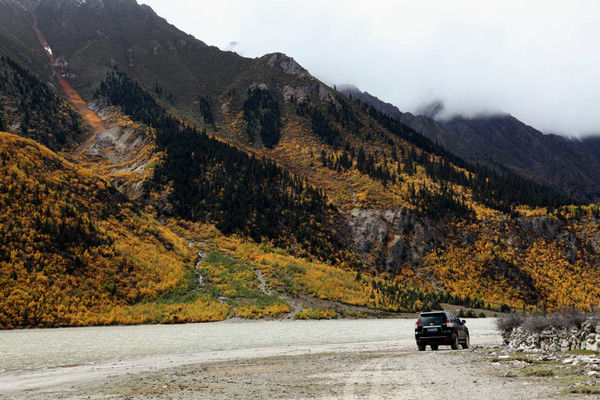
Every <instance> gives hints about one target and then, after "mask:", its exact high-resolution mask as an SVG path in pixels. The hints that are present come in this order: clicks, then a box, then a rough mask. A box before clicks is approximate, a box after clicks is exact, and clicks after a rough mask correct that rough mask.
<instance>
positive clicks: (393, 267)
mask: <svg viewBox="0 0 600 400" xmlns="http://www.w3.org/2000/svg"><path fill="white" fill-rule="evenodd" d="M406 245H407V243H406V240H405V239H404V238H403V237H402V236H399V235H395V236H394V238H393V239H392V241H391V242H390V244H389V245H388V248H387V258H386V259H385V272H387V273H388V274H394V273H396V272H397V271H398V269H399V267H400V266H401V265H402V260H404V259H406V247H407V246H406Z"/></svg>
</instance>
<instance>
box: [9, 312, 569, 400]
mask: <svg viewBox="0 0 600 400" xmlns="http://www.w3.org/2000/svg"><path fill="white" fill-rule="evenodd" d="M410 323H412V321H407V322H405V323H403V324H402V325H403V326H404V325H406V326H409V324H410ZM260 326H261V325H259V327H260ZM265 326H269V325H268V324H267V325H265ZM289 326H290V327H294V328H293V329H294V330H295V331H297V329H298V327H307V329H308V330H310V329H312V328H311V327H313V325H311V324H306V325H302V324H300V325H294V323H291V324H290V325H289ZM316 326H317V327H318V325H316ZM323 326H325V325H322V327H323ZM328 326H329V325H328ZM334 326H335V325H334ZM339 326H345V325H343V324H341V325H339ZM359 326H360V325H359ZM236 328H238V329H239V330H240V335H241V336H240V337H242V336H243V332H242V331H243V330H244V329H245V327H244V324H240V325H239V326H236ZM255 328H256V326H254V327H252V329H255ZM474 331H475V332H472V335H471V336H472V343H473V344H474V345H475V346H476V349H475V350H473V349H471V350H458V351H450V350H444V349H443V348H442V350H440V351H437V352H433V351H427V352H418V351H416V346H415V345H414V343H413V342H412V340H409V339H405V338H404V339H399V340H388V341H365V342H352V343H318V344H311V343H308V344H285V343H284V344H278V345H276V346H266V347H258V348H256V347H255V348H236V349H221V350H209V351H201V352H196V353H190V352H179V353H169V354H148V355H137V356H135V357H131V358H119V359H116V358H113V359H109V360H101V361H98V360H96V361H92V362H87V363H83V364H78V365H66V364H63V365H59V366H44V367H33V368H25V369H11V370H5V371H4V372H1V373H0V398H2V399H21V398H24V397H27V398H28V399H29V400H35V399H47V398H62V399H82V398H85V399H105V398H108V399H343V400H346V399H426V398H435V399H477V398H483V399H486V400H489V399H507V400H508V399H554V398H562V397H560V396H558V395H557V394H556V393H557V389H556V388H555V387H553V386H552V385H539V384H535V382H534V381H532V380H528V379H526V378H516V377H512V378H509V377H505V376H504V375H503V371H501V370H498V369H494V367H493V366H492V365H491V364H490V363H489V362H487V361H484V359H483V352H485V351H487V349H488V348H489V347H490V346H494V345H497V344H499V340H500V338H499V337H498V336H497V335H495V334H492V333H490V332H489V331H487V330H484V329H480V330H478V329H474ZM1 339H2V336H1V335H0V340H1ZM292 339H293V338H292ZM553 396H555V397H553Z"/></svg>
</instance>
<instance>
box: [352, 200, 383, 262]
mask: <svg viewBox="0 0 600 400" xmlns="http://www.w3.org/2000/svg"><path fill="white" fill-rule="evenodd" d="M349 223H350V226H351V228H352V231H353V236H354V238H353V239H354V242H355V243H356V245H357V248H358V250H359V251H360V252H361V253H369V252H370V251H371V250H374V249H376V248H378V247H380V246H381V245H382V243H384V241H386V240H387V236H388V234H389V228H388V223H387V222H386V220H385V218H384V212H383V211H379V210H359V209H354V210H352V212H351V213H350V220H349Z"/></svg>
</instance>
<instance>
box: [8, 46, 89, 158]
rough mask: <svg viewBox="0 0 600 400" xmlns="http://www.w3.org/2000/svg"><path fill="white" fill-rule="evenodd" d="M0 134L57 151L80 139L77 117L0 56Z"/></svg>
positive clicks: (35, 81)
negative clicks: (6, 134) (11, 134)
mask: <svg viewBox="0 0 600 400" xmlns="http://www.w3.org/2000/svg"><path fill="white" fill-rule="evenodd" d="M0 131H10V132H13V133H15V134H18V135H21V136H23V137H27V138H31V139H34V140H36V141H38V142H39V143H41V144H43V145H45V146H47V147H49V148H51V149H53V150H59V149H61V148H63V147H64V146H66V145H68V144H73V143H75V142H76V141H78V140H81V139H82V138H83V130H82V127H81V125H80V116H79V115H78V114H77V113H76V112H75V111H74V110H73V109H72V108H71V107H70V106H68V105H67V104H66V103H65V102H64V101H63V100H62V99H61V98H59V97H58V95H57V94H56V93H55V92H54V91H52V90H51V89H50V88H49V87H48V86H47V85H46V84H44V83H42V82H41V81H40V80H39V79H38V78H37V77H36V76H35V75H33V74H32V73H31V72H29V71H28V70H26V69H25V68H23V67H21V66H19V65H18V64H17V63H16V62H15V61H13V60H11V59H10V58H7V57H4V56H3V57H0Z"/></svg>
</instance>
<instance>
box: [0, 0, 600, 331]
mask: <svg viewBox="0 0 600 400" xmlns="http://www.w3.org/2000/svg"><path fill="white" fill-rule="evenodd" d="M0 15H1V16H2V17H3V18H5V17H6V16H13V17H12V18H13V19H14V21H12V22H11V23H12V24H13V25H14V26H15V29H13V30H12V31H11V32H10V33H8V32H6V31H5V30H4V29H3V30H0V39H1V40H2V43H11V44H14V46H0V56H1V57H2V58H1V63H0V131H3V132H4V131H6V133H0V160H1V163H0V172H1V173H2V175H0V205H2V212H1V214H0V302H1V304H2V305H3V307H2V308H1V309H0V328H5V329H10V328H33V327H64V326H89V325H118V324H156V323H168V324H175V323H192V322H209V321H212V322H214V321H223V320H228V319H236V318H241V319H261V318H263V319H336V318H365V317H389V316H393V315H395V314H397V313H412V312H416V311H420V310H429V309H434V308H439V307H441V306H442V305H443V304H451V305H453V306H456V307H464V308H465V309H476V310H477V312H482V311H483V310H485V312H487V313H488V314H493V313H499V312H506V311H510V310H526V311H530V312H535V311H541V310H557V309H562V308H566V307H577V308H581V309H584V310H589V309H592V308H594V307H595V305H596V304H598V301H599V300H600V284H599V283H600V272H599V271H598V270H597V268H596V267H597V265H599V263H600V235H599V234H598V231H599V230H600V206H598V205H597V204H595V203H591V202H587V201H584V200H583V199H584V198H585V199H588V200H589V199H591V197H585V196H583V195H581V193H580V192H578V191H577V190H573V191H569V190H562V189H561V188H559V187H557V186H556V185H555V184H553V182H555V181H562V178H560V177H558V178H556V177H554V178H552V179H550V178H549V179H538V178H539V176H537V175H536V174H534V173H529V172H531V171H529V170H527V168H528V167H527V166H526V165H525V166H523V165H521V166H520V167H514V166H513V167H510V165H509V163H508V162H506V165H505V167H506V168H504V167H503V168H496V167H495V166H493V165H492V164H493V163H483V164H481V163H479V161H480V159H478V158H476V157H475V158H472V157H465V158H464V159H463V158H461V157H462V156H465V155H466V154H467V153H469V152H470V149H471V147H468V149H467V150H464V149H463V150H460V149H458V148H448V146H443V144H444V143H443V142H440V143H441V144H439V143H438V140H437V139H438V137H436V136H435V135H433V134H430V135H428V134H426V133H423V132H421V131H419V129H417V128H418V126H417V125H415V124H412V123H411V122H410V121H408V120H406V119H403V117H402V115H404V114H402V115H400V114H398V115H396V116H394V115H391V114H390V111H389V110H390V109H389V108H385V109H382V108H381V107H375V106H374V105H373V102H372V101H371V102H369V101H366V100H365V99H363V100H365V101H364V102H363V101H361V99H360V98H359V96H356V93H354V95H353V94H352V93H347V94H350V95H347V94H344V91H343V90H342V89H340V91H338V90H337V88H335V87H333V88H332V87H330V86H328V85H327V84H325V83H323V82H321V81H319V80H318V79H317V78H315V77H314V76H312V75H311V73H310V72H309V71H308V70H306V69H305V68H303V67H302V66H301V65H300V64H298V63H297V62H296V61H295V60H294V59H293V58H291V57H288V56H286V55H285V54H282V53H272V54H267V55H264V56H262V57H259V58H254V59H251V58H245V57H242V56H239V55H238V54H236V53H233V52H227V51H221V50H219V49H218V48H216V47H211V46H209V45H207V44H205V43H203V42H201V41H200V40H197V39H196V38H194V37H192V36H190V35H188V34H186V33H184V32H182V31H180V30H178V29H177V28H176V27H174V26H173V25H170V24H169V23H167V21H165V20H164V19H162V18H161V17H160V16H158V15H156V14H155V13H154V11H152V9H151V8H149V7H148V6H143V5H139V4H138V3H137V2H135V1H133V0H105V1H100V0H89V1H87V2H84V3H82V2H79V1H76V0H64V1H61V2H53V1H50V0H32V1H25V0H2V1H1V2H0ZM74 32H77V34H75V33H74ZM15 38H16V39H18V40H16V39H15ZM25 48H29V50H28V51H25V50H24V49H25ZM42 61H43V63H42ZM371 100H372V99H371ZM382 110H383V111H382ZM386 110H387V111H386ZM404 117H406V115H404ZM420 120H421V122H423V120H422V119H420ZM434 122H435V121H433V120H429V122H428V123H429V124H430V125H431V124H433V123H434ZM455 122H456V121H455ZM469 124H470V125H469V126H471V128H470V129H475V128H473V127H474V126H476V124H475V123H474V122H473V121H470V122H469ZM517 125H518V124H517ZM519 126H520V125H519ZM484 128H485V129H484ZM488 128H489V126H488V125H486V126H480V128H477V129H479V130H478V131H477V132H479V133H481V132H487V131H488ZM445 129H446V130H449V128H448V126H446V127H445ZM457 129H458V128H457ZM489 129H492V128H489ZM493 129H496V128H493ZM493 129H492V130H493ZM496 130H501V129H500V128H498V129H496ZM436 132H437V131H436ZM514 132H516V133H515V134H516V135H517V134H518V132H521V130H519V129H515V130H514ZM438 133H439V132H438ZM446 133H447V132H446ZM481 134H482V135H483V134H484V133H481ZM532 135H533V134H532ZM534 136H535V135H534ZM460 143H462V144H464V142H460ZM462 144H461V145H462ZM465 145H466V144H465ZM523 147H525V146H523ZM459 150H460V151H459ZM473 154H475V153H473ZM561 168H562V167H561ZM565 168H566V167H565ZM520 169H523V171H524V170H527V171H529V172H527V171H525V172H527V173H525V172H523V171H520ZM563 169H564V168H563ZM592 169H593V168H592ZM587 178H589V179H593V177H592V176H591V173H590V176H588V177H586V179H587ZM582 182H583V181H582ZM586 185H587V184H586ZM588 186H589V185H588ZM586 187H587V186H586ZM588 194H589V193H588ZM190 244H194V245H190ZM199 251H201V252H202V253H203V255H204V257H201V258H199V256H198V252H199Z"/></svg>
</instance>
